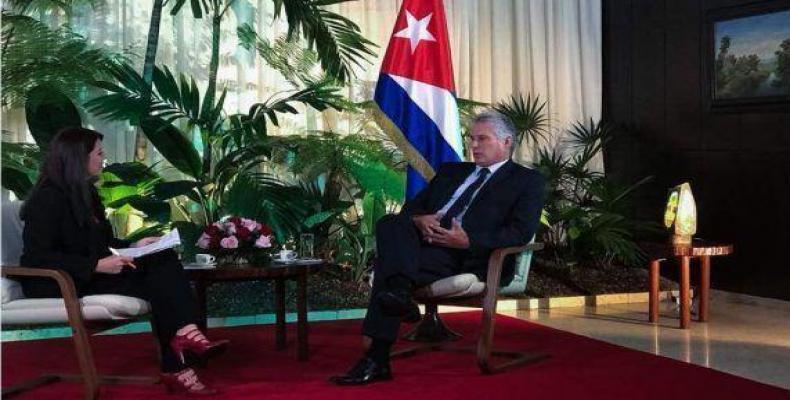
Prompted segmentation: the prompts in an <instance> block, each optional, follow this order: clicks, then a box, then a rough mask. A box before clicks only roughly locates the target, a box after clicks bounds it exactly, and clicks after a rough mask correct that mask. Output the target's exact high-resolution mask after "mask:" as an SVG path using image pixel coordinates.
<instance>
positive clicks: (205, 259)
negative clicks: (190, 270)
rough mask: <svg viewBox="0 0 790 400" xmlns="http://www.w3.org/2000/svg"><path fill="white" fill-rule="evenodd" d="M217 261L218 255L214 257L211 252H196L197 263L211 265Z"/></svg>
mask: <svg viewBox="0 0 790 400" xmlns="http://www.w3.org/2000/svg"><path fill="white" fill-rule="evenodd" d="M215 261H217V257H214V256H212V255H211V254H195V263H196V264H201V265H209V264H214V262H215Z"/></svg>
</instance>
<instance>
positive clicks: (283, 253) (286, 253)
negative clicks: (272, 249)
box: [277, 249, 296, 261]
mask: <svg viewBox="0 0 790 400" xmlns="http://www.w3.org/2000/svg"><path fill="white" fill-rule="evenodd" d="M277 259H278V260H280V261H292V260H295V259H296V252H295V251H293V250H288V249H282V250H280V252H279V253H277Z"/></svg>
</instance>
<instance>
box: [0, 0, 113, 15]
mask: <svg viewBox="0 0 790 400" xmlns="http://www.w3.org/2000/svg"><path fill="white" fill-rule="evenodd" d="M5 3H6V5H8V7H10V8H11V9H12V10H14V11H15V12H18V13H20V14H38V13H45V12H51V11H61V12H63V13H64V14H66V16H71V15H72V9H73V7H74V6H77V5H81V4H86V5H89V6H91V7H92V8H96V7H97V6H99V5H101V4H102V3H104V0H6V1H5Z"/></svg>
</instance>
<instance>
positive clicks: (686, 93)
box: [603, 0, 790, 299]
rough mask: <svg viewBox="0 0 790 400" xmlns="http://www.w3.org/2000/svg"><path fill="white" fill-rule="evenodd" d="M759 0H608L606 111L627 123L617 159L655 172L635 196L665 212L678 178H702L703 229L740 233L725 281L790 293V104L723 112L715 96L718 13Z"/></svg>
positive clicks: (653, 210)
mask: <svg viewBox="0 0 790 400" xmlns="http://www.w3.org/2000/svg"><path fill="white" fill-rule="evenodd" d="M753 3H754V2H753V1H748V0H651V1H636V0H634V1H623V0H604V10H603V16H604V20H603V25H604V28H603V29H604V32H603V38H604V73H603V76H604V117H605V118H606V119H608V120H609V121H611V122H614V123H617V124H619V125H621V126H623V127H625V128H626V129H625V130H624V133H623V134H621V136H619V137H618V138H617V140H615V142H614V143H612V145H611V146H609V148H607V149H606V158H607V159H606V168H607V173H609V175H610V176H612V177H614V178H615V179H618V180H622V181H623V182H632V181H633V180H635V179H638V178H640V177H642V176H645V175H653V176H654V177H655V179H654V180H653V183H652V184H651V185H650V186H649V187H647V188H645V189H644V190H642V191H641V192H640V193H639V194H638V195H637V199H636V200H637V201H636V205H635V213H637V214H639V216H640V217H642V218H650V219H655V220H660V217H661V212H662V207H663V202H664V200H665V199H664V196H665V195H666V190H667V189H668V188H669V187H671V186H674V185H676V184H678V183H680V182H683V181H685V180H689V181H691V184H692V188H693V190H694V194H695V197H696V199H697V205H698V209H699V227H698V236H700V237H705V238H711V239H726V240H729V241H732V242H734V243H735V245H736V254H735V255H733V256H732V257H728V258H725V259H717V260H715V261H714V266H713V284H714V287H718V288H721V289H726V290H734V291H740V292H746V293H750V294H755V295H761V296H769V297H777V298H784V299H790V257H788V252H790V113H789V112H788V111H786V110H788V109H790V107H786V108H772V109H767V108H766V109H759V108H757V109H751V110H746V111H739V110H730V111H729V112H721V111H712V110H710V109H709V107H708V103H707V101H706V98H705V96H707V93H708V92H707V87H706V84H705V79H706V78H705V73H704V72H703V71H704V65H703V63H704V62H705V57H704V48H705V46H706V45H707V44H706V43H705V37H704V35H705V27H704V21H705V18H706V14H707V13H709V12H711V11H712V10H717V9H720V8H722V7H740V6H743V5H746V4H753ZM788 4H790V1H788Z"/></svg>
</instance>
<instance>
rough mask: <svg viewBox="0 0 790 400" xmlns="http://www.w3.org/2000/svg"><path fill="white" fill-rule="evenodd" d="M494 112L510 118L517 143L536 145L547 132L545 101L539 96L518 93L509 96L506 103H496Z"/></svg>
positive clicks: (547, 121)
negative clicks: (514, 128) (514, 127)
mask: <svg viewBox="0 0 790 400" xmlns="http://www.w3.org/2000/svg"><path fill="white" fill-rule="evenodd" d="M494 110H496V111H498V112H500V113H501V114H503V115H505V116H506V117H508V118H510V120H511V121H512V122H513V125H515V126H516V132H517V136H518V138H517V139H518V142H519V143H520V142H522V141H526V142H528V143H529V142H532V143H537V141H538V139H543V138H545V136H546V134H547V132H548V130H547V129H548V124H549V119H548V117H547V116H546V101H541V100H540V96H538V95H536V96H535V97H534V98H533V97H532V95H531V94H530V95H527V98H526V99H525V98H524V95H523V94H521V93H519V94H516V95H512V96H510V99H509V100H508V101H503V102H500V103H497V105H495V106H494Z"/></svg>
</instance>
